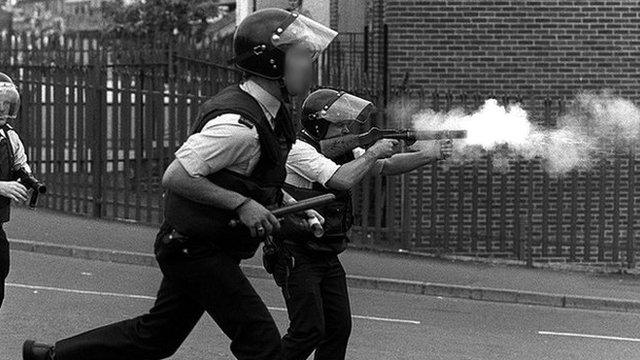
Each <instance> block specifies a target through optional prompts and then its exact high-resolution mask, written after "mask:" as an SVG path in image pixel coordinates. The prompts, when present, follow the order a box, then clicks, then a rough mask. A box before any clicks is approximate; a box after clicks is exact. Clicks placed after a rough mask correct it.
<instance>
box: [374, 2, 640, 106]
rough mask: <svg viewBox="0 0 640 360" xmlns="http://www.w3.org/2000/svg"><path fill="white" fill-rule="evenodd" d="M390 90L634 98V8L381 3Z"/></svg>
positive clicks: (639, 40) (639, 33)
mask: <svg viewBox="0 0 640 360" xmlns="http://www.w3.org/2000/svg"><path fill="white" fill-rule="evenodd" d="M384 22H385V23H386V24H388V26H389V58H390V64H389V70H390V78H391V81H392V83H398V82H399V81H400V79H401V78H402V77H403V76H404V74H405V73H409V76H410V83H411V84H412V85H413V86H415V87H417V86H426V87H428V88H436V87H437V88H438V89H452V90H465V91H467V90H472V91H476V90H477V91H483V92H487V91H492V92H496V93H500V94H502V93H520V94H522V93H524V94H531V95H535V96H541V97H543V96H547V95H551V96H555V95H559V96H571V95H572V94H573V93H575V92H577V91H581V90H584V89H601V88H605V87H606V88H612V89H614V90H616V91H618V92H619V93H621V94H623V95H625V96H627V97H631V98H638V97H639V96H640V87H638V86H637V84H638V78H639V76H640V59H639V57H640V49H639V47H638V46H639V45H640V1H634V0H628V1H613V0H599V1H594V0H578V1H575V0H574V1H571V0H563V1H548V0H531V1H521V0H503V1H453V0H446V1H414V0H393V1H384Z"/></svg>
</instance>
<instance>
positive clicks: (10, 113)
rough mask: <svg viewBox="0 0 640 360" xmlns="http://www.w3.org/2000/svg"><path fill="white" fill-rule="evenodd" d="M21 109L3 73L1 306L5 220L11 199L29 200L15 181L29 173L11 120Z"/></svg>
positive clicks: (0, 84) (5, 267)
mask: <svg viewBox="0 0 640 360" xmlns="http://www.w3.org/2000/svg"><path fill="white" fill-rule="evenodd" d="M19 109H20V94H19V93H18V89H17V88H16V86H15V85H14V83H13V81H12V80H11V78H10V77H8V76H7V75H6V74H3V73H0V280H1V281H2V284H0V307H1V306H2V302H3V300H4V281H5V279H6V278H7V275H8V274H9V242H8V241H7V234H6V233H5V232H4V230H3V229H2V224H3V223H5V222H7V221H9V213H10V206H11V200H13V201H17V202H24V201H26V200H27V195H28V193H27V188H25V187H24V185H22V184H21V183H20V182H18V181H15V176H14V174H13V173H14V170H17V169H24V170H25V171H26V172H28V173H30V172H31V168H29V165H28V164H27V155H26V154H25V151H24V145H22V141H20V137H19V136H18V134H17V133H16V132H15V131H14V130H13V128H12V127H11V125H9V124H8V123H7V122H8V121H14V120H15V119H16V118H17V115H18V110H19Z"/></svg>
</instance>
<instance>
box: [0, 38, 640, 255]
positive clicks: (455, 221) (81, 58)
mask: <svg viewBox="0 0 640 360" xmlns="http://www.w3.org/2000/svg"><path fill="white" fill-rule="evenodd" d="M1 40H2V41H4V43H3V44H7V39H6V38H4V39H1ZM8 41H9V45H10V46H9V47H10V48H11V55H7V52H4V51H3V52H2V53H1V54H0V71H3V72H8V73H9V74H10V75H11V76H12V77H13V78H14V79H15V80H16V82H17V84H18V86H19V87H20V90H21V93H22V99H23V105H22V110H21V111H22V113H21V117H20V122H19V123H16V124H14V125H15V126H16V128H17V130H18V131H19V133H20V134H21V136H22V139H23V141H24V143H25V145H26V147H27V153H28V156H29V159H30V161H31V163H32V164H33V168H34V171H35V172H36V174H37V176H39V177H40V178H42V179H43V180H44V181H45V182H47V183H48V185H49V189H50V192H49V193H48V194H47V196H44V197H43V198H42V200H41V201H42V205H43V206H45V207H47V208H51V209H55V210H60V211H66V212H73V213H77V214H84V215H88V216H96V217H102V218H109V219H126V220H130V221H138V222H144V223H150V224H157V223H159V222H160V221H161V219H162V196H161V194H162V191H161V188H160V179H161V176H162V173H163V171H164V169H165V168H166V166H167V165H168V163H169V162H170V161H171V160H172V159H173V153H174V151H175V150H176V149H177V148H178V147H179V146H180V145H181V144H182V142H183V141H184V140H185V139H186V137H187V135H188V129H189V127H190V125H191V121H192V120H193V118H194V114H195V112H196V109H197V107H198V105H199V104H200V103H201V102H202V101H203V100H205V99H207V98H208V97H210V96H212V95H213V94H215V93H216V92H217V91H219V90H220V89H221V88H222V87H224V86H226V85H227V84H230V83H234V82H237V81H238V80H239V79H240V76H241V75H240V74H239V73H238V72H237V71H235V70H234V69H231V68H228V67H226V66H223V65H218V64H216V63H214V62H213V61H208V60H203V59H207V58H206V57H205V56H204V55H201V53H200V51H205V50H201V49H198V48H197V46H196V45H194V44H190V43H188V42H180V41H170V42H166V41H162V40H158V41H156V42H150V43H139V42H136V41H137V40H128V41H129V43H127V42H125V41H113V39H103V38H99V37H93V38H82V37H69V38H59V39H58V40H56V41H57V43H55V44H54V43H51V42H49V40H47V41H46V42H45V41H44V40H42V39H37V40H34V39H31V38H29V37H28V36H27V37H24V38H12V39H9V40H8ZM52 44H54V45H52ZM221 46H226V45H221ZM341 46H342V45H341ZM349 46H351V45H349ZM353 46H356V45H353ZM210 48H211V47H209V49H210ZM3 49H5V47H3ZM221 51H223V50H221ZM336 51H338V50H336ZM210 56H213V55H210ZM331 56H334V55H331V54H329V55H327V58H328V59H330V58H331ZM336 56H337V55H336ZM209 59H213V57H210V58H209ZM327 61H330V60H327ZM358 61H360V60H358ZM362 61H364V59H362ZM363 66H364V65H363ZM331 71H334V70H331ZM335 71H336V72H337V70H335ZM340 71H342V70H340ZM340 74H342V73H340ZM326 76H327V77H326V81H330V80H331V79H336V78H335V77H334V76H338V75H335V73H332V72H328V73H326ZM343 78H344V77H343V75H340V76H338V79H343ZM346 78H347V79H348V78H349V77H348V76H346ZM342 81H343V80H336V82H337V84H335V85H336V86H340V87H343V85H344V83H342ZM345 81H346V80H345ZM347 83H348V81H347ZM353 90H354V92H356V93H358V94H359V95H361V96H364V97H367V98H369V99H371V100H372V101H374V102H375V103H376V104H384V103H385V102H388V103H389V104H390V106H392V105H393V104H395V103H396V102H397V101H402V102H407V103H408V104H403V105H402V106H404V107H407V108H410V109H425V108H431V109H434V110H437V111H439V110H443V111H445V110H449V109H451V108H453V107H462V108H464V109H465V110H467V111H472V110H474V109H476V108H477V107H478V106H479V105H480V104H481V103H482V102H483V101H484V99H486V98H489V97H496V96H495V94H450V93H443V92H438V91H431V90H430V89H424V90H422V91H413V92H406V91H391V94H390V96H388V97H387V98H385V95H386V94H385V91H381V90H378V89H375V90H372V89H371V88H366V87H356V88H354V89H353ZM498 98H500V100H501V101H502V102H503V103H507V102H509V101H518V102H520V103H522V104H524V106H525V108H527V109H528V110H530V111H531V113H532V114H535V116H536V121H538V122H539V123H542V124H546V125H548V126H553V124H554V120H555V119H556V118H557V116H558V115H559V114H561V113H562V111H563V108H564V103H563V102H562V101H559V100H557V99H556V100H553V101H552V100H550V99H526V98H516V97H513V96H512V97H511V98H507V97H505V98H502V97H498ZM372 121H373V123H374V124H375V125H377V126H383V127H402V126H410V124H409V122H408V121H407V119H404V120H403V119H398V118H394V117H393V116H388V114H385V112H384V111H381V112H379V113H378V114H377V116H376V118H375V119H374V120H372ZM491 157H492V154H491V153H486V154H483V155H482V156H480V157H479V158H478V159H477V160H475V161H472V162H467V163H463V164H453V165H446V164H445V165H443V164H438V165H430V166H426V167H424V168H421V169H418V170H416V171H413V172H411V173H409V174H405V175H402V176H391V177H386V178H384V177H375V178H367V179H365V181H363V182H362V184H361V185H360V186H358V187H357V188H356V189H355V190H354V192H353V193H354V200H355V205H356V226H355V228H354V232H353V240H354V241H355V242H358V243H360V244H363V245H370V246H376V247H389V248H394V249H407V250H419V251H428V252H449V253H459V254H466V255H470V254H474V255H487V256H504V257H516V258H522V259H524V258H527V257H528V258H530V259H534V258H535V259H551V260H554V259H555V260H560V259H561V260H570V261H585V262H594V261H597V262H607V263H616V264H626V265H628V266H634V265H635V252H636V248H637V247H636V246H635V234H636V233H637V231H638V230H640V223H639V221H638V220H636V214H637V213H638V209H637V207H638V201H636V199H637V198H638V195H639V194H640V191H639V189H638V181H636V180H635V179H636V173H637V171H639V169H640V167H639V166H638V165H639V164H638V163H637V160H636V156H635V155H634V152H633V151H628V150H625V151H622V150H620V149H617V150H616V152H610V153H608V154H605V153H603V156H602V157H601V160H600V162H599V163H598V166H596V167H595V168H594V170H591V171H573V172H571V173H569V174H568V175H567V176H565V177H560V178H555V177H550V176H549V174H547V173H546V172H544V171H543V169H542V166H541V164H540V161H537V160H522V159H518V158H513V159H510V160H509V164H508V167H507V169H506V170H502V171H497V170H496V169H493V168H492V158H491Z"/></svg>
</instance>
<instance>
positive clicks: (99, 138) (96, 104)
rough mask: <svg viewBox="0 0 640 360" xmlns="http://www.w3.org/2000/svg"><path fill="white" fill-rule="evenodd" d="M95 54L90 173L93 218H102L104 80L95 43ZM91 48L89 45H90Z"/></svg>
mask: <svg viewBox="0 0 640 360" xmlns="http://www.w3.org/2000/svg"><path fill="white" fill-rule="evenodd" d="M95 45H96V47H95V53H94V55H93V56H91V57H90V58H92V59H94V61H93V64H92V67H93V74H92V76H91V81H92V84H91V88H92V89H91V90H92V91H91V93H92V94H93V95H92V102H91V104H89V106H90V107H91V109H92V111H91V112H92V114H93V116H92V122H93V124H91V126H92V133H93V138H94V140H95V141H93V142H92V143H93V146H92V150H91V152H92V154H91V160H92V163H93V165H92V166H91V172H92V173H93V216H94V217H102V214H103V213H104V209H103V206H102V205H103V197H104V191H103V189H104V186H103V184H104V178H103V177H104V166H105V157H106V153H105V141H106V139H105V133H104V131H103V127H104V125H106V116H105V115H106V106H105V105H106V104H105V103H104V102H105V90H104V87H105V79H104V77H103V74H102V68H103V65H104V63H103V60H104V59H103V55H104V53H103V52H102V51H101V47H100V46H99V44H98V43H97V40H96V43H95ZM90 46H91V45H90Z"/></svg>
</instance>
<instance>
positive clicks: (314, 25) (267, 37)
mask: <svg viewBox="0 0 640 360" xmlns="http://www.w3.org/2000/svg"><path fill="white" fill-rule="evenodd" d="M337 34H338V33H337V32H335V31H333V30H331V29H330V28H328V27H326V26H324V25H322V24H320V23H319V22H317V21H314V20H311V19H309V18H308V17H306V16H303V15H299V14H297V13H292V12H289V11H286V10H282V9H276V8H273V9H264V10H260V11H256V12H254V13H253V14H251V15H249V16H247V17H246V18H245V19H244V20H243V21H242V22H241V23H240V25H239V26H238V28H237V29H236V32H235V34H234V37H233V48H234V53H235V57H234V58H233V59H232V60H231V62H233V63H235V64H236V66H237V67H238V68H239V69H241V70H243V71H246V72H247V73H250V74H253V75H257V76H261V77H264V78H267V79H270V80H279V79H282V77H283V75H284V65H285V51H286V49H287V47H288V46H292V45H296V44H300V43H304V44H305V45H307V47H308V48H309V50H311V51H312V52H313V54H312V56H313V58H314V60H315V59H316V58H317V57H318V55H319V54H320V53H321V52H322V51H323V50H324V49H326V48H327V46H329V43H331V41H332V40H333V39H334V38H335V37H336V35H337Z"/></svg>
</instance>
